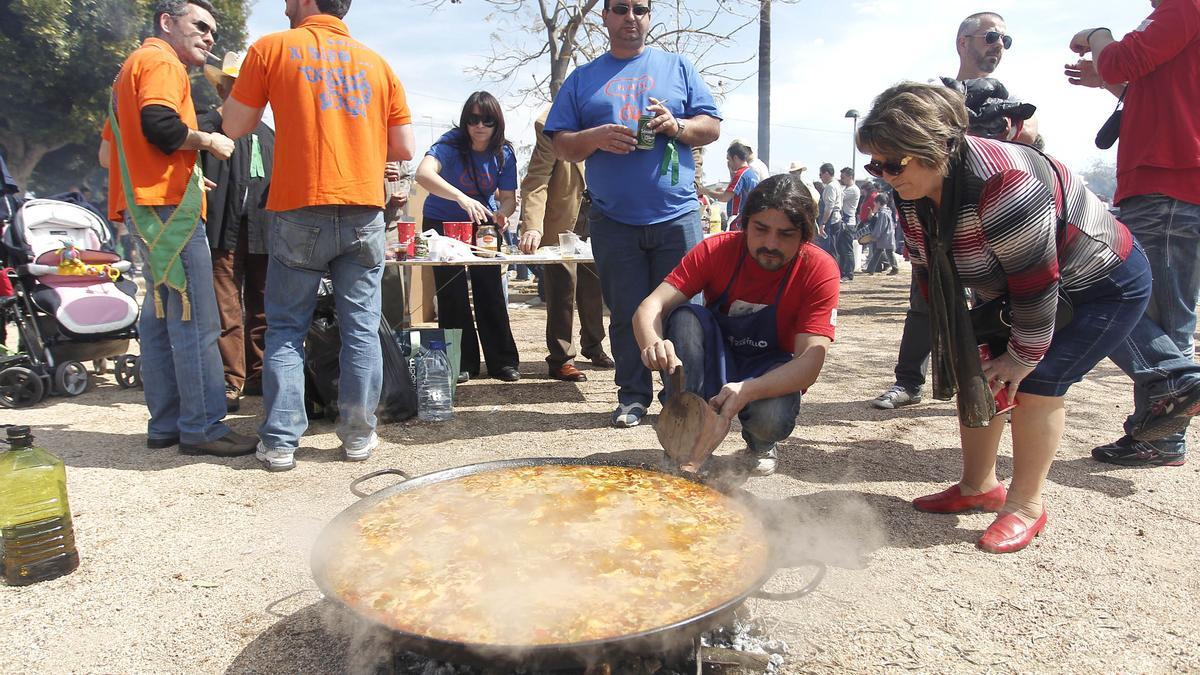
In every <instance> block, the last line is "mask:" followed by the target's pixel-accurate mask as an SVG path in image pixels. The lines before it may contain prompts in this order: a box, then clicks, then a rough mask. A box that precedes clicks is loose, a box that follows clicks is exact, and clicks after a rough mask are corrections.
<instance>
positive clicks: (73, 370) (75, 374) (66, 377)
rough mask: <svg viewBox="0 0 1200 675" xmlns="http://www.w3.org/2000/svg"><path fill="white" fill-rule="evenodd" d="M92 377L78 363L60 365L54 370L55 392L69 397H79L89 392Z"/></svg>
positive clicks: (70, 362)
mask: <svg viewBox="0 0 1200 675" xmlns="http://www.w3.org/2000/svg"><path fill="white" fill-rule="evenodd" d="M90 381H91V375H89V374H88V371H87V369H86V368H84V367H83V364H82V363H80V362H78V361H67V362H66V363H60V364H58V366H56V367H55V368H54V388H55V391H57V392H59V393H62V394H66V395H67V396H78V395H80V394H82V393H83V392H85V391H87V388H88V384H89V383H90Z"/></svg>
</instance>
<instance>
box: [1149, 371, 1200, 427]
mask: <svg viewBox="0 0 1200 675" xmlns="http://www.w3.org/2000/svg"><path fill="white" fill-rule="evenodd" d="M1196 415H1200V378H1195V381H1193V382H1192V383H1191V384H1189V385H1188V386H1186V387H1184V388H1183V389H1180V390H1179V391H1178V392H1176V393H1174V394H1167V395H1166V396H1163V397H1161V398H1159V399H1157V400H1154V401H1152V402H1151V404H1150V412H1148V413H1146V416H1145V417H1143V418H1142V420H1141V421H1140V422H1138V423H1137V426H1136V427H1134V430H1133V437H1134V438H1135V439H1137V440H1139V441H1157V440H1159V439H1163V438H1166V437H1167V436H1170V435H1171V434H1174V433H1176V432H1180V431H1183V430H1184V429H1186V428H1187V425H1188V422H1190V421H1191V419H1192V418H1193V417H1195V416H1196Z"/></svg>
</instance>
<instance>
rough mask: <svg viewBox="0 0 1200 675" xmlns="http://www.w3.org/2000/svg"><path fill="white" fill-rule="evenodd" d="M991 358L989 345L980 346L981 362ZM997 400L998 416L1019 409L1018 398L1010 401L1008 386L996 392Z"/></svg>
mask: <svg viewBox="0 0 1200 675" xmlns="http://www.w3.org/2000/svg"><path fill="white" fill-rule="evenodd" d="M991 358H992V350H991V349H989V348H988V346H987V345H979V360H980V361H988V360H990V359H991ZM995 399H996V414H997V415H1001V414H1003V413H1006V412H1008V411H1009V410H1012V409H1013V408H1015V407H1017V397H1016V396H1014V397H1013V400H1011V401H1009V400H1008V387H1007V386H1004V387H1001V388H1000V391H997V392H996V394H995Z"/></svg>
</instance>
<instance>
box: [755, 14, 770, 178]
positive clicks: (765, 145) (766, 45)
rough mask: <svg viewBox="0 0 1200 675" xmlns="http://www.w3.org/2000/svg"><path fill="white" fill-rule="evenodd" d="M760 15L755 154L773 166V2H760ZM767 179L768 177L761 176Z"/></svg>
mask: <svg viewBox="0 0 1200 675" xmlns="http://www.w3.org/2000/svg"><path fill="white" fill-rule="evenodd" d="M759 5H760V9H759V13H758V147H757V148H755V151H754V153H755V154H756V155H757V156H758V158H759V159H761V160H762V162H763V164H766V165H767V166H770V165H771V0H760V1H759ZM760 178H766V176H760Z"/></svg>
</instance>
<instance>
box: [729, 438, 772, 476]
mask: <svg viewBox="0 0 1200 675" xmlns="http://www.w3.org/2000/svg"><path fill="white" fill-rule="evenodd" d="M777 447H778V446H777V445H774V444H773V445H771V448H770V449H769V450H767V451H766V452H755V451H754V450H751V449H750V448H743V449H742V450H741V451H740V452H739V453H738V455H739V458H740V459H741V460H742V462H744V463H745V464H746V467H747V468H748V469H749V471H750V475H751V476H770V475H771V474H773V473H775V467H776V465H777V464H778V463H779V462H778V457H777V453H776V452H775V449H776V448H777Z"/></svg>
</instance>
